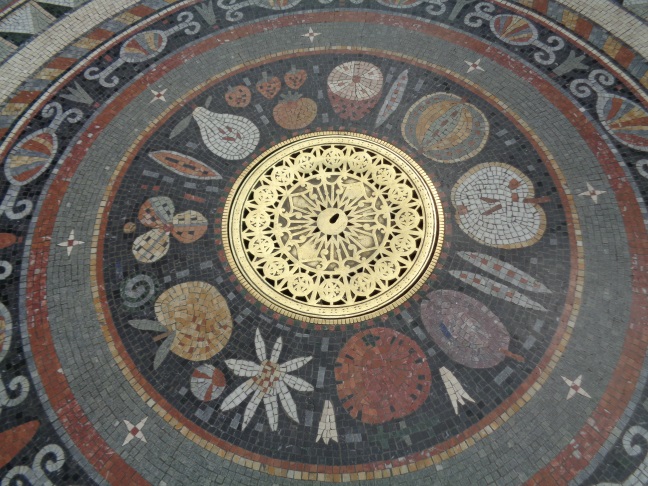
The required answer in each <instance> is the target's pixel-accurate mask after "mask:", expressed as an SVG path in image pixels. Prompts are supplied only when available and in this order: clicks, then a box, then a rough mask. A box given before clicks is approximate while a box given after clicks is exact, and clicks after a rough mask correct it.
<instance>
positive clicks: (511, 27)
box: [491, 15, 538, 46]
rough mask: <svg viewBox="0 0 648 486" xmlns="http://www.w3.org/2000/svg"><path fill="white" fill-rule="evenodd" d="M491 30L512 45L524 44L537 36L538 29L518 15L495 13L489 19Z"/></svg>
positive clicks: (529, 42)
mask: <svg viewBox="0 0 648 486" xmlns="http://www.w3.org/2000/svg"><path fill="white" fill-rule="evenodd" d="M491 30H492V31H493V33H494V34H495V35H496V36H497V37H499V38H500V39H501V40H503V41H504V42H507V43H508V44H512V45H514V46H526V45H528V44H531V43H532V42H533V41H535V40H536V39H537V38H538V31H537V29H536V28H535V26H534V25H533V24H531V22H529V21H528V20H527V19H525V18H523V17H520V16H518V15H497V16H496V17H493V18H492V19H491Z"/></svg>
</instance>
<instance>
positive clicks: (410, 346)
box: [335, 327, 432, 424]
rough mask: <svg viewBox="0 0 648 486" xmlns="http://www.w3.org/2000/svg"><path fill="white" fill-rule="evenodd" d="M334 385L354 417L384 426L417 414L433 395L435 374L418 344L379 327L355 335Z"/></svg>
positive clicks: (340, 357)
mask: <svg viewBox="0 0 648 486" xmlns="http://www.w3.org/2000/svg"><path fill="white" fill-rule="evenodd" d="M392 363H398V366H393V365H392ZM335 381H336V382H337V383H338V385H337V391H338V396H339V398H340V400H341V402H342V406H343V407H344V408H345V409H346V410H347V412H349V415H351V416H352V417H353V418H355V419H357V420H359V421H361V422H364V423H366V424H382V423H385V422H389V421H390V420H395V419H399V418H402V417H405V416H407V415H409V414H411V413H413V412H414V411H416V410H417V409H418V408H419V407H420V406H421V405H422V404H423V402H425V400H426V399H427V397H428V394H429V393H430V386H431V382H432V374H431V372H430V368H429V366H428V364H427V359H426V357H425V354H423V351H422V350H421V348H420V347H419V346H418V344H416V343H415V342H414V341H413V340H412V339H410V338H408V337H407V336H405V335H404V334H401V333H400V332H398V331H394V330H392V329H388V328H385V327H378V328H374V329H368V330H366V331H363V332H360V333H358V334H356V335H355V336H353V337H352V338H351V339H349V341H348V342H347V343H346V344H345V345H344V347H343V348H342V349H341V350H340V352H339V354H338V358H337V361H336V366H335Z"/></svg>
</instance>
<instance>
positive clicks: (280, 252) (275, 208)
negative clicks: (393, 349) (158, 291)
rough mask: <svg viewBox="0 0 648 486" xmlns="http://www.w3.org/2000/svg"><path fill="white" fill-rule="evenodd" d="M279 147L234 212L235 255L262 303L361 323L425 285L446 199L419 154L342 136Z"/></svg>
mask: <svg viewBox="0 0 648 486" xmlns="http://www.w3.org/2000/svg"><path fill="white" fill-rule="evenodd" d="M387 147H388V148H387ZM273 152H274V153H272V154H271V155H269V156H262V157H261V158H260V160H258V161H256V162H255V164H254V165H253V166H252V167H251V168H250V169H248V170H247V171H246V173H244V174H243V175H242V176H241V178H240V179H239V181H237V185H236V186H235V188H234V189H233V190H232V193H230V198H229V199H228V203H227V207H226V211H225V219H226V220H228V221H229V224H225V223H224V230H225V231H224V234H225V240H227V241H229V243H230V245H229V247H228V245H226V253H227V254H228V256H229V257H230V260H231V261H232V263H233V265H232V267H233V268H234V270H235V273H237V275H238V276H240V277H242V281H243V283H244V285H246V287H248V288H250V290H252V291H253V293H255V295H256V296H257V297H259V298H260V300H262V301H263V302H264V303H266V304H268V305H269V306H270V307H271V308H273V309H277V310H280V311H281V312H282V313H284V314H286V315H289V316H291V317H299V318H301V319H303V320H308V321H311V322H331V321H332V320H333V321H335V322H336V323H337V322H339V319H340V317H347V316H348V317H351V316H354V314H355V315H357V316H358V317H355V318H354V319H353V320H354V321H357V320H361V319H360V317H359V316H361V315H362V314H367V313H371V312H368V311H374V312H373V313H374V315H375V311H376V309H377V308H380V307H385V305H386V304H389V303H390V302H393V301H394V300H397V298H398V297H399V296H400V295H402V293H403V292H405V293H411V292H408V291H409V290H411V288H412V286H415V287H418V286H419V285H421V284H422V283H423V282H422V281H421V282H418V281H415V280H414V279H417V278H418V279H419V280H420V279H421V277H422V276H425V275H426V274H429V272H428V271H427V270H428V269H429V270H430V271H431V266H432V265H431V264H432V263H433V260H435V259H436V257H435V254H436V251H435V250H436V249H437V248H438V247H439V245H438V243H439V242H438V239H439V238H438V237H439V235H440V231H439V227H440V223H439V217H438V214H437V208H438V207H439V205H438V204H436V201H435V198H436V197H437V196H436V193H435V192H434V188H433V187H432V184H431V183H430V182H429V180H428V179H427V176H425V174H424V173H423V171H422V170H421V169H420V168H419V167H418V166H417V165H416V164H415V163H414V162H413V161H411V159H410V160H408V158H407V156H406V155H405V154H404V153H402V152H400V151H398V149H396V148H394V147H391V146H388V145H387V144H385V143H384V142H381V141H378V140H375V139H370V138H369V137H364V136H362V137H361V136H357V135H354V136H350V135H341V134H335V135H334V136H333V135H328V136H322V135H319V136H318V135H314V136H310V137H309V140H307V141H306V140H301V141H300V140H296V141H293V143H292V144H291V143H288V144H285V146H283V147H282V148H280V149H279V150H275V151H273ZM227 250H230V251H227ZM404 282H405V283H406V284H405V285H403V283H404ZM399 289H400V290H399ZM268 298H270V299H268ZM286 304H288V305H286ZM323 309H328V311H323ZM349 322H351V321H349Z"/></svg>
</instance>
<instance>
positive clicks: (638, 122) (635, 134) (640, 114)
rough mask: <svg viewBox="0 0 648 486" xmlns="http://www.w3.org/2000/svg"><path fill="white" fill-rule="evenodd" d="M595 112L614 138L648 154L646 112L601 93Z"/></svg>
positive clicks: (647, 119) (635, 105)
mask: <svg viewBox="0 0 648 486" xmlns="http://www.w3.org/2000/svg"><path fill="white" fill-rule="evenodd" d="M596 111H597V113H598V116H599V119H600V120H601V123H603V126H605V128H606V129H607V130H608V131H609V132H610V134H611V135H612V136H614V138H616V139H617V140H619V141H620V142H622V143H624V144H626V145H627V146H628V147H632V148H633V149H636V150H641V151H642V152H648V111H646V109H645V108H643V107H641V106H639V105H638V104H636V103H633V102H632V101H629V100H626V99H625V98H622V97H621V96H615V95H609V94H607V93H601V94H600V95H599V98H598V102H597V104H596Z"/></svg>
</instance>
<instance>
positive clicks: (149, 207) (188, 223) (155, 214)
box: [133, 197, 207, 263]
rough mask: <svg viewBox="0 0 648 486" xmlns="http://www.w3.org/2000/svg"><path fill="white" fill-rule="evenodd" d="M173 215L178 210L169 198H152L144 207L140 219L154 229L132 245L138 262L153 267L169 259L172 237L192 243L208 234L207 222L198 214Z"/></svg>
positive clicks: (138, 238) (182, 241)
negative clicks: (154, 264) (164, 259)
mask: <svg viewBox="0 0 648 486" xmlns="http://www.w3.org/2000/svg"><path fill="white" fill-rule="evenodd" d="M174 213H175V206H174V205H173V201H171V199H169V198H168V197H152V198H150V199H147V200H146V202H145V203H144V204H142V207H141V208H140V210H139V214H138V219H139V220H140V223H142V224H143V225H144V226H146V227H147V228H151V229H150V230H149V231H147V232H146V233H144V234H143V235H141V236H139V237H137V239H136V240H135V241H134V242H133V255H134V256H135V259H136V260H137V261H138V262H141V263H154V262H156V261H158V260H159V259H160V258H162V257H163V256H164V255H166V254H167V252H168V251H169V246H170V244H171V241H170V238H169V235H173V237H174V238H175V239H176V240H178V241H180V242H181V243H193V242H194V241H197V240H199V239H200V238H201V237H202V236H203V235H204V234H205V231H207V219H206V218H205V217H204V216H203V215H202V214H200V213H199V212H197V211H185V212H184V213H180V214H174Z"/></svg>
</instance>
